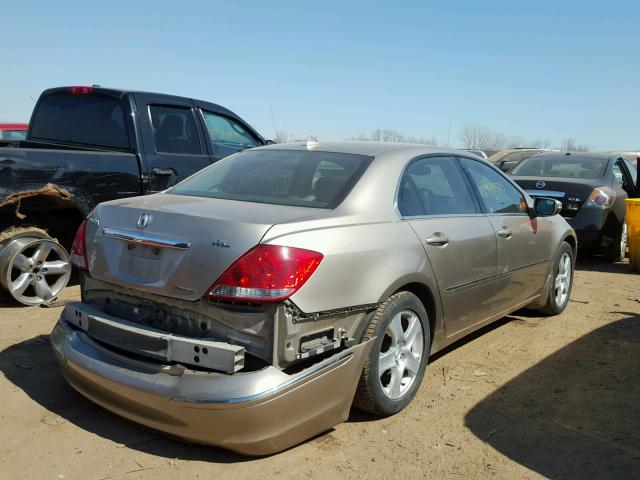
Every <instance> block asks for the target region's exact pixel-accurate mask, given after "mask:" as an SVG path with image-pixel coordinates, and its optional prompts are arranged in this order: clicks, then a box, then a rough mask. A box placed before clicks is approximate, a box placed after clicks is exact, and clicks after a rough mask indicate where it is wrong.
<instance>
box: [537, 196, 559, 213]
mask: <svg viewBox="0 0 640 480" xmlns="http://www.w3.org/2000/svg"><path fill="white" fill-rule="evenodd" d="M561 210H562V202H560V201H559V200H554V199H553V198H545V197H538V198H534V199H533V212H534V213H535V214H536V216H537V217H552V216H553V215H557V214H559V213H560V211H561Z"/></svg>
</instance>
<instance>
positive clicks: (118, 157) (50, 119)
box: [0, 86, 269, 305]
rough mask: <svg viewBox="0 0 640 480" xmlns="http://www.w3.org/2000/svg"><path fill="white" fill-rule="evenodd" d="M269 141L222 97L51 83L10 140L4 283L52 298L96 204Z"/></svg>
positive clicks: (3, 206) (3, 145)
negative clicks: (219, 100) (23, 132)
mask: <svg viewBox="0 0 640 480" xmlns="http://www.w3.org/2000/svg"><path fill="white" fill-rule="evenodd" d="M265 143H269V142H267V141H265V139H263V138H262V136H260V134H258V132H256V131H255V130H254V129H253V128H252V127H251V126H249V124H247V122H245V121H244V120H243V119H241V118H240V117H239V116H237V115H236V114H234V113H233V112H231V111H230V110H227V109H226V108H224V107H221V106H219V105H215V104H213V103H208V102H203V101H200V100H194V99H191V98H184V97H176V96H172V95H163V94H156V93H148V92H138V91H129V90H116V89H110V88H102V87H98V86H74V87H60V88H52V89H49V90H46V91H44V92H43V93H42V95H41V96H40V98H39V99H38V102H37V103H36V105H35V108H34V111H33V114H32V116H31V120H30V122H29V130H28V132H27V139H26V140H24V141H14V142H11V141H9V142H6V141H0V285H1V286H2V287H4V288H5V289H6V290H7V291H8V292H9V294H10V295H11V296H12V297H13V298H14V299H15V300H17V301H19V302H21V303H24V304H27V305H37V304H42V303H48V302H50V301H52V300H53V299H54V298H55V297H56V296H57V295H58V294H59V293H60V291H61V290H62V289H63V288H64V287H65V285H66V284H67V282H68V280H69V276H70V273H71V267H70V263H69V258H68V255H67V251H66V250H65V248H66V249H67V250H68V249H69V246H70V244H71V242H72V241H73V237H74V234H75V231H76V229H77V227H78V226H79V224H80V223H81V221H82V219H83V218H85V217H86V216H87V215H88V214H89V213H90V212H91V210H92V209H93V207H94V206H95V205H96V204H98V203H100V202H103V201H107V200H113V199H116V198H123V197H131V196H136V195H145V194H148V193H153V192H158V191H161V190H164V189H166V188H167V187H169V186H171V185H173V184H175V183H176V182H178V181H180V180H181V179H183V178H185V177H187V176H189V175H191V174H192V173H194V172H196V171H198V170H200V169H201V168H204V167H206V166H207V165H210V164H211V163H213V162H215V161H217V160H219V159H221V158H223V157H226V156H227V155H230V154H232V153H235V152H238V151H240V150H245V149H247V148H252V147H255V146H258V145H264V144H265Z"/></svg>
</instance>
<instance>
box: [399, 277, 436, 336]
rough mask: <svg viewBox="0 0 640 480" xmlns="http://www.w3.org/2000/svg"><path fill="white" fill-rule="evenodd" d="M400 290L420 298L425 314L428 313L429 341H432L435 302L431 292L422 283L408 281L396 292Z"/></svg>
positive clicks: (434, 324)
mask: <svg viewBox="0 0 640 480" xmlns="http://www.w3.org/2000/svg"><path fill="white" fill-rule="evenodd" d="M400 291H405V292H411V293H413V294H414V295H415V296H416V297H418V298H419V299H420V301H421V302H422V305H424V308H425V310H426V311H427V315H429V329H430V330H431V341H432V342H433V334H434V331H435V326H436V303H435V298H434V297H433V293H431V290H429V288H428V287H427V286H426V285H424V284H422V283H408V284H406V285H404V286H402V287H400V288H399V289H398V290H397V291H396V293H397V292H400Z"/></svg>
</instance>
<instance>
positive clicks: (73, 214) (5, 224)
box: [0, 206, 84, 250]
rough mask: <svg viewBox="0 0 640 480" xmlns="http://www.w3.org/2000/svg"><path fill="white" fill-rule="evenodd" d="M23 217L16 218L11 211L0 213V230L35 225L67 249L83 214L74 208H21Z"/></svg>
mask: <svg viewBox="0 0 640 480" xmlns="http://www.w3.org/2000/svg"><path fill="white" fill-rule="evenodd" d="M21 211H22V212H23V213H24V214H25V218H22V219H20V218H17V217H16V216H15V215H14V214H13V212H11V213H10V214H9V215H0V217H1V218H0V231H5V230H8V229H11V228H24V227H37V228H41V229H43V230H45V231H46V232H47V233H48V234H49V235H50V236H51V237H52V238H55V239H57V240H58V241H59V242H60V244H61V245H62V246H63V247H65V248H66V249H67V250H69V248H70V247H71V243H72V242H73V237H74V236H75V233H76V230H77V229H78V227H79V226H80V223H82V220H83V219H84V215H82V213H81V212H80V210H78V209H77V208H75V206H73V207H71V208H62V209H51V210H35V211H29V210H28V209H25V210H21Z"/></svg>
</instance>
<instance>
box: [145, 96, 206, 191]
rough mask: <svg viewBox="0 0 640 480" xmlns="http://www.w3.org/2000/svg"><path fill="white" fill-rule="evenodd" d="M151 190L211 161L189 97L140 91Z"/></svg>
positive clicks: (176, 181) (186, 174)
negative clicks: (150, 93) (182, 97)
mask: <svg viewBox="0 0 640 480" xmlns="http://www.w3.org/2000/svg"><path fill="white" fill-rule="evenodd" d="M136 104H137V109H138V116H139V118H140V122H139V124H140V128H141V133H142V139H143V144H144V152H145V157H144V161H145V164H146V167H147V170H148V171H147V175H148V177H147V185H148V187H147V192H158V191H162V190H165V189H166V188H168V187H170V186H172V185H175V184H176V183H178V182H179V181H180V180H183V179H184V178H186V177H188V176H189V175H192V174H194V173H195V172H197V171H198V170H201V169H202V168H204V167H206V166H208V165H210V164H211V158H210V157H209V153H208V151H207V148H206V145H205V141H204V132H203V131H202V126H201V125H200V122H199V121H198V119H197V116H196V114H197V112H196V111H195V109H194V106H193V104H192V103H191V101H189V100H188V99H180V98H173V97H169V96H158V97H154V96H153V95H145V94H138V95H136Z"/></svg>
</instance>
